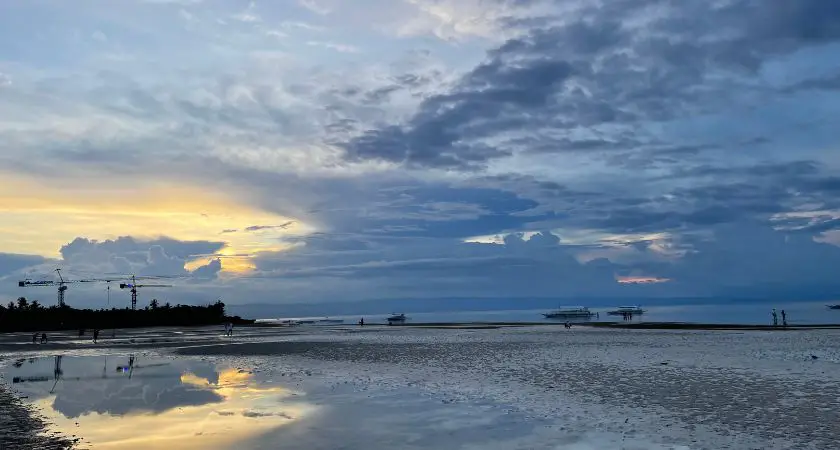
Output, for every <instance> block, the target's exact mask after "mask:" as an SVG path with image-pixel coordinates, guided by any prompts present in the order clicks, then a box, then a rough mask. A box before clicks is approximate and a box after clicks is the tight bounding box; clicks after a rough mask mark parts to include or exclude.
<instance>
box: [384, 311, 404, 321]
mask: <svg viewBox="0 0 840 450" xmlns="http://www.w3.org/2000/svg"><path fill="white" fill-rule="evenodd" d="M405 319H406V317H405V314H403V313H400V314H397V313H392V314H391V315H390V316H389V317H388V323H393V322H405Z"/></svg>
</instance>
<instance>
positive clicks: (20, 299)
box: [17, 297, 29, 309]
mask: <svg viewBox="0 0 840 450" xmlns="http://www.w3.org/2000/svg"><path fill="white" fill-rule="evenodd" d="M28 304H29V302H27V301H26V297H18V302H17V306H18V309H26V307H27V305H28Z"/></svg>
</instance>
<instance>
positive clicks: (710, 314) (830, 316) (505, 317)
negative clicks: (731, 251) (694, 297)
mask: <svg viewBox="0 0 840 450" xmlns="http://www.w3.org/2000/svg"><path fill="white" fill-rule="evenodd" d="M829 303H832V302H829ZM641 306H642V308H644V310H645V312H644V314H642V315H639V316H634V317H633V322H687V323H720V324H749V325H770V324H771V323H772V315H771V312H772V309H773V308H776V310H777V312H778V314H779V316H778V320H779V322H780V323H781V320H782V318H781V311H782V310H785V312H786V313H787V320H788V323H789V324H790V325H813V324H837V323H840V310H831V309H828V307H827V306H826V303H825V302H787V303H786V302H780V303H778V304H768V303H766V302H764V303H727V304H708V305H654V306H650V305H641ZM589 309H590V311H592V312H596V313H598V314H599V316H598V317H597V318H595V319H594V320H597V321H616V322H622V318H621V317H620V316H610V315H608V314H607V311H610V310H612V309H615V306H590V307H589ZM547 311H548V310H545V309H527V310H505V311H452V312H426V313H411V312H406V315H407V316H408V320H409V322H418V323H442V322H541V321H546V322H548V321H550V319H548V320H547V319H544V318H543V316H542V313H544V312H547ZM388 315H389V314H381V315H365V316H364V317H365V321H367V322H368V323H380V322H384V321H385V319H386V317H388ZM360 317H362V316H334V317H331V318H332V319H339V320H344V322H345V323H347V324H353V323H356V322H357V321H358V320H359V318H360ZM289 319H292V320H313V319H314V320H317V319H322V318H320V317H318V318H278V319H264V320H278V321H282V320H289Z"/></svg>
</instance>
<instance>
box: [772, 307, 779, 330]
mask: <svg viewBox="0 0 840 450" xmlns="http://www.w3.org/2000/svg"><path fill="white" fill-rule="evenodd" d="M773 326H774V327H777V326H779V315H778V314H776V308H773Z"/></svg>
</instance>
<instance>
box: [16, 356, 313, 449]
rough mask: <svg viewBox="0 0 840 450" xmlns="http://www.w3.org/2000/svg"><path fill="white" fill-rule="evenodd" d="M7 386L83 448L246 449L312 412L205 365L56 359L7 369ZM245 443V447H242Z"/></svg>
mask: <svg viewBox="0 0 840 450" xmlns="http://www.w3.org/2000/svg"><path fill="white" fill-rule="evenodd" d="M10 363H11V364H9V365H8V366H7V367H4V368H3V369H2V372H3V374H4V377H5V380H6V383H8V384H9V385H11V387H13V388H14V389H15V390H17V391H18V392H20V393H21V394H23V395H25V396H27V397H28V401H29V402H31V403H32V404H33V405H35V406H36V407H38V408H39V409H40V410H41V413H42V414H44V415H46V416H47V418H48V419H49V421H50V422H52V423H53V424H54V429H55V431H60V432H62V433H64V434H66V435H68V436H69V435H77V436H80V437H82V438H83V442H82V443H81V444H80V448H86V447H93V448H96V449H114V450H116V449H119V450H133V449H148V448H178V449H202V450H215V449H220V450H221V449H229V448H237V449H243V450H244V449H245V448H248V447H247V444H245V443H247V442H250V441H253V440H254V439H255V438H258V437H259V436H261V435H263V434H266V433H270V432H272V431H275V430H277V429H278V428H281V427H283V426H284V425H287V424H290V423H292V422H294V421H296V420H298V419H301V418H304V417H306V416H307V415H309V414H310V413H312V412H313V411H314V407H313V406H312V405H308V404H305V403H302V402H300V401H296V400H295V398H294V397H293V395H294V393H293V392H291V391H289V390H287V389H285V388H283V387H280V386H272V385H269V384H265V383H260V382H258V380H256V379H255V378H254V374H252V373H251V372H249V371H243V370H237V369H235V368H217V367H215V366H213V365H212V364H209V363H206V362H201V361H190V360H169V359H146V358H143V357H135V356H133V355H127V356H97V357H92V356H84V357H73V356H64V357H62V356H56V357H53V358H31V359H21V360H17V361H14V362H10ZM243 444H245V445H243Z"/></svg>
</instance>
